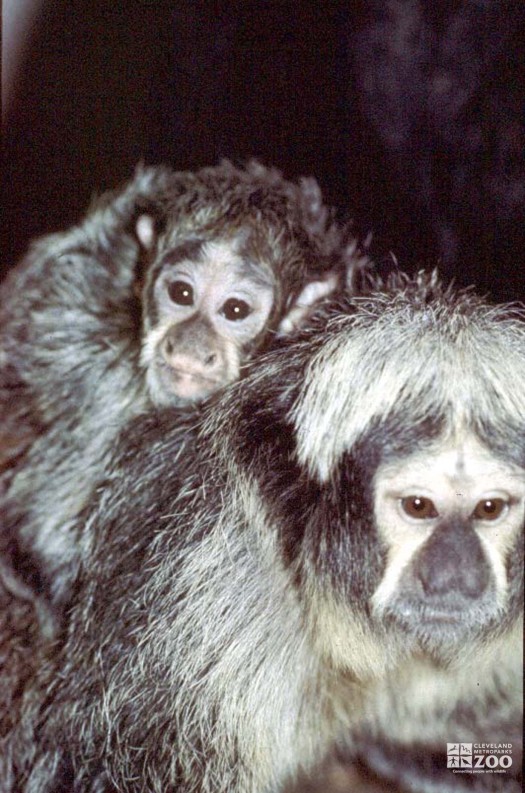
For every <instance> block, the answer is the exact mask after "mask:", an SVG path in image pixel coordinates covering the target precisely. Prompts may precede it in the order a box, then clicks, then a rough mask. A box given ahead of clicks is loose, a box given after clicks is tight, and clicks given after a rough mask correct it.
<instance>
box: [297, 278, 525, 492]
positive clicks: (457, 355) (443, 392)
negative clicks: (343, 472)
mask: <svg viewBox="0 0 525 793" xmlns="http://www.w3.org/2000/svg"><path fill="white" fill-rule="evenodd" d="M355 302H356V304H357V305H358V306H359V304H361V306H360V309H358V311H357V312H356V314H354V315H349V316H343V315H341V316H338V317H336V318H335V319H333V320H332V323H330V322H329V323H328V326H327V327H328V330H329V331H330V330H331V331H332V334H333V335H332V338H331V339H329V340H328V341H327V343H326V344H324V345H323V347H322V349H321V350H320V352H319V353H317V354H316V356H315V357H314V358H313V360H312V362H311V364H310V375H309V377H308V378H307V381H306V385H305V386H304V388H303V396H302V398H301V399H300V400H299V403H298V406H297V407H296V409H295V412H294V416H293V420H294V422H295V424H296V427H297V434H298V449H299V459H300V461H301V462H302V463H303V464H305V465H306V466H307V467H308V468H309V469H310V470H311V472H312V473H313V474H316V475H317V476H319V477H320V478H321V480H326V479H328V477H329V475H330V471H331V470H333V468H334V466H335V465H336V463H337V460H338V459H339V458H340V456H341V455H342V454H343V452H344V451H345V450H346V449H348V448H350V447H352V446H353V445H354V444H355V443H356V441H358V440H359V438H360V437H361V436H362V435H363V433H365V432H366V431H367V430H368V429H369V428H370V426H371V425H372V423H373V422H374V421H376V420H379V421H384V420H386V419H388V417H389V416H390V415H392V414H394V413H395V412H396V410H398V409H399V408H400V406H403V408H404V410H405V412H406V413H407V414H408V415H410V416H411V419H412V422H413V423H416V422H417V421H418V420H419V421H422V420H424V419H425V418H427V417H429V416H432V415H434V414H436V413H438V414H439V415H442V416H443V417H445V419H446V422H447V428H448V430H449V432H450V433H451V434H453V433H454V432H458V431H460V429H461V427H462V426H469V425H471V424H472V423H473V422H478V423H480V422H481V423H483V422H484V423H486V425H487V426H493V427H501V428H502V430H505V427H506V425H508V423H509V421H514V422H523V417H524V409H523V394H524V393H525V322H524V321H523V320H524V317H523V314H522V313H520V312H519V311H518V310H516V309H514V310H512V309H509V308H505V307H491V306H488V305H483V304H480V303H477V302H476V301H475V300H472V302H470V301H469V300H468V299H466V300H464V301H461V300H459V301H458V303H457V304H453V303H452V302H451V301H450V300H448V301H447V300H441V299H439V300H435V301H432V300H428V302H427V301H426V300H419V301H418V300H415V299H408V300H407V296H406V295H405V294H404V293H403V292H399V294H397V295H396V294H394V295H393V296H388V295H380V296H377V297H373V298H371V299H368V300H367V299H363V300H362V301H360V300H359V298H356V300H355ZM334 331H335V332H334ZM334 427H337V428H338V431H337V432H334V429H333V428H334Z"/></svg>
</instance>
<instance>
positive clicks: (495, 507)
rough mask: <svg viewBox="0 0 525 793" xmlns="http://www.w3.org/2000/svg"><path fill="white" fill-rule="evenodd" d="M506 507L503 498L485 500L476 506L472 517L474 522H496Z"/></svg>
mask: <svg viewBox="0 0 525 793" xmlns="http://www.w3.org/2000/svg"><path fill="white" fill-rule="evenodd" d="M506 506H507V502H506V501H505V500H504V499H503V498H485V499H483V501H479V502H478V503H477V504H476V509H475V510H474V512H473V513H472V517H473V518H476V520H497V519H498V518H499V517H500V515H502V514H503V512H504V510H505V508H506Z"/></svg>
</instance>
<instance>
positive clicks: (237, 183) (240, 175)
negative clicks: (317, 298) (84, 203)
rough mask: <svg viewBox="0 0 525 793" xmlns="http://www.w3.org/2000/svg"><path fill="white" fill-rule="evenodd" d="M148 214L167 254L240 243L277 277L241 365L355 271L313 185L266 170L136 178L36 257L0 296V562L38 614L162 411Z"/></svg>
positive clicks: (39, 248) (57, 592)
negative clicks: (331, 280) (128, 431)
mask: <svg viewBox="0 0 525 793" xmlns="http://www.w3.org/2000/svg"><path fill="white" fill-rule="evenodd" d="M145 214H146V215H148V216H149V217H150V219H152V221H153V223H154V226H155V237H156V239H157V240H158V241H159V243H158V244H159V246H160V247H161V250H164V249H165V248H169V247H170V246H174V245H180V244H182V243H184V241H185V240H193V239H194V238H196V237H198V238H199V239H200V240H201V241H204V243H206V241H210V242H213V241H214V240H217V239H219V240H224V239H230V238H232V237H235V238H237V239H240V240H241V242H242V244H243V245H244V249H243V250H244V253H245V254H246V256H247V258H248V260H249V262H251V264H252V265H253V264H258V263H262V265H264V267H265V268H266V270H267V271H268V272H269V273H270V275H271V277H272V278H273V282H274V301H273V308H272V310H271V315H270V316H269V318H268V322H267V324H266V326H265V327H264V328H263V330H262V331H261V332H260V333H259V335H258V337H257V339H255V340H254V342H253V343H252V345H251V347H250V348H249V349H246V350H244V354H245V356H247V355H251V354H253V352H254V350H255V349H257V348H258V347H260V346H261V345H262V344H263V342H264V341H265V340H267V337H268V335H269V334H270V335H271V334H274V333H275V332H276V330H277V328H278V326H279V322H280V321H281V320H282V318H283V316H284V315H285V314H286V312H287V311H288V309H289V308H290V306H291V305H293V301H294V298H295V297H296V296H297V295H298V294H299V292H300V291H301V289H303V288H304V286H305V284H308V283H309V282H310V281H311V280H312V279H314V278H316V277H322V276H323V275H324V274H326V273H329V272H332V273H333V272H334V268H336V269H337V267H340V269H341V271H342V269H343V267H344V266H346V265H348V267H349V270H350V272H352V271H353V263H355V264H356V267H357V262H358V261H359V256H358V255H357V254H355V257H354V253H355V250H354V248H352V247H351V246H350V247H345V246H346V241H345V233H343V232H342V231H341V230H340V229H339V227H338V226H336V224H335V223H334V222H333V219H332V216H331V212H330V211H329V210H328V209H327V208H326V207H325V206H324V205H323V203H322V200H321V195H320V191H319V188H318V186H317V184H316V182H315V181H314V180H313V179H304V180H301V182H300V184H299V185H296V184H292V183H291V182H288V181H286V180H284V179H283V178H282V176H281V175H280V174H279V172H278V171H276V170H273V169H267V168H264V167H263V166H261V165H259V164H258V163H256V162H251V163H249V165H248V166H247V168H246V169H239V168H236V167H234V166H233V165H232V164H230V163H228V162H223V163H222V164H221V165H219V166H217V167H215V168H205V169H203V170H201V171H198V172H197V173H175V172H172V171H171V170H170V169H168V168H165V167H153V168H143V167H139V168H138V169H137V172H136V174H135V177H134V178H133V179H132V180H131V181H130V182H129V183H128V184H126V185H125V186H124V187H123V188H122V189H121V190H118V191H115V192H113V193H110V194H107V195H105V196H103V197H102V198H101V199H100V200H99V201H98V202H96V203H95V205H94V206H93V208H92V209H91V210H90V211H89V212H88V214H87V215H86V218H85V219H84V220H83V221H82V222H81V223H80V224H79V225H78V226H75V227H74V228H72V229H70V230H69V231H67V232H64V233H58V234H54V235H51V236H48V237H45V238H43V239H40V240H38V241H36V242H35V243H34V244H33V245H32V246H31V248H30V250H29V252H28V254H27V256H26V257H25V259H24V260H23V261H22V262H21V263H20V264H19V266H18V267H17V268H16V269H15V270H14V271H13V272H12V274H11V276H10V277H9V278H8V279H7V281H6V283H5V284H4V285H3V288H2V290H1V292H0V332H1V334H2V341H1V346H0V414H1V416H2V424H3V426H2V439H3V440H2V443H1V448H2V450H3V453H4V458H3V460H2V469H3V474H2V477H1V479H0V498H1V504H0V507H1V510H2V515H3V525H2V531H1V533H0V550H1V551H2V558H3V560H4V563H3V565H2V567H3V576H4V580H5V582H6V583H7V585H8V586H9V587H10V588H11V589H12V590H13V591H18V592H19V593H24V592H25V593H26V594H27V595H28V596H31V595H32V593H34V592H36V593H38V595H40V596H41V597H40V602H41V603H46V602H48V601H52V602H55V603H59V602H60V600H63V599H64V598H66V597H67V588H68V583H69V581H70V577H71V576H70V573H71V566H72V565H74V562H75V559H76V557H77V553H78V547H77V546H76V544H75V541H74V540H73V538H72V537H71V536H70V529H71V523H72V521H73V520H74V518H75V517H76V515H78V513H79V512H80V510H81V509H82V508H83V507H84V505H85V503H86V500H87V499H88V498H89V495H90V492H91V488H92V486H93V484H94V483H95V482H96V481H97V479H98V477H99V476H100V472H101V470H102V467H103V462H104V459H105V456H106V455H107V453H108V451H109V449H110V448H111V446H112V443H113V441H114V439H115V437H116V435H117V434H118V431H119V429H120V428H121V427H122V426H123V425H124V424H125V423H126V421H127V420H128V419H129V418H131V417H133V416H135V415H137V414H139V413H140V412H141V411H143V410H144V409H146V408H147V407H148V406H151V403H152V402H155V395H154V394H152V393H151V391H150V390H149V389H148V383H147V379H146V370H145V368H144V365H143V363H142V361H141V358H140V353H141V336H142V335H143V333H145V330H144V329H145V328H146V329H147V328H148V327H149V325H150V324H151V317H148V316H147V310H146V309H145V306H146V305H147V303H148V300H147V293H148V291H150V290H151V289H152V288H153V286H152V282H151V279H152V278H153V277H154V276H153V275H150V273H149V272H148V271H147V266H146V265H145V260H144V256H145V252H144V250H143V249H142V248H141V245H140V244H139V241H138V238H137V236H136V233H135V232H136V225H137V219H138V218H139V217H142V216H144V215H145ZM239 244H240V243H239ZM159 256H160V254H159ZM352 257H354V258H352ZM155 266H156V267H157V268H158V267H159V264H158V263H156V264H155ZM152 269H154V268H153V267H152ZM141 288H142V289H143V294H142V295H141V293H140V289H141ZM292 325H293V323H292ZM0 571H1V570H0Z"/></svg>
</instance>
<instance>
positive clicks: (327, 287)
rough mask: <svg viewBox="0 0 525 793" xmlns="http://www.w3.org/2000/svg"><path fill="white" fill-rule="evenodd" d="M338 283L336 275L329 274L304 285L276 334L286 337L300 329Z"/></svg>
mask: <svg viewBox="0 0 525 793" xmlns="http://www.w3.org/2000/svg"><path fill="white" fill-rule="evenodd" d="M338 283H339V278H338V275H337V274H336V273H329V274H328V275H327V276H326V277H325V278H323V279H321V280H319V281H310V283H309V284H306V286H305V287H304V289H303V290H302V292H300V293H299V294H298V296H297V297H296V298H295V300H294V301H293V303H292V304H291V306H290V308H289V311H288V313H287V314H286V316H284V317H283V318H282V320H281V322H280V323H279V327H278V329H277V332H278V333H279V334H280V335H281V336H286V335H287V334H288V333H291V332H292V331H293V330H295V329H296V328H298V327H300V326H301V325H302V324H303V322H304V321H305V320H306V319H307V318H308V316H309V314H311V313H312V311H313V310H314V308H315V307H316V306H317V304H318V303H320V302H321V301H322V300H323V299H324V298H325V297H328V295H331V294H332V292H334V291H335V290H336V289H337V287H338Z"/></svg>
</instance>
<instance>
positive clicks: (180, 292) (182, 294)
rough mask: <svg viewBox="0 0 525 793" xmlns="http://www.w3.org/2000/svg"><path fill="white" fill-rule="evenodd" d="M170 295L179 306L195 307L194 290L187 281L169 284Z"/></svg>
mask: <svg viewBox="0 0 525 793" xmlns="http://www.w3.org/2000/svg"><path fill="white" fill-rule="evenodd" d="M168 295H169V296H170V300H172V301H173V302H174V303H177V305H179V306H192V305H193V289H192V287H191V286H190V285H189V284H188V283H186V281H171V283H169V284H168Z"/></svg>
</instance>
